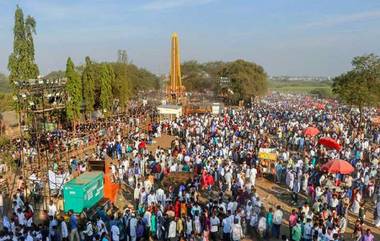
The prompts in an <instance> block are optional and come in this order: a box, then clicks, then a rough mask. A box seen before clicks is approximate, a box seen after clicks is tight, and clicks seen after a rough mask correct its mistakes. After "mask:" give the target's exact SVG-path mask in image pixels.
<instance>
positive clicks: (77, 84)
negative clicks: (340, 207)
mask: <svg viewBox="0 0 380 241" xmlns="http://www.w3.org/2000/svg"><path fill="white" fill-rule="evenodd" d="M65 76H66V78H67V84H66V91H67V95H68V102H67V105H66V116H67V119H68V120H70V121H76V120H78V119H80V111H81V107H82V99H83V98H82V81H81V78H80V76H79V74H78V73H77V72H76V71H75V66H74V63H73V61H72V60H71V58H68V59H67V63H66V73H65Z"/></svg>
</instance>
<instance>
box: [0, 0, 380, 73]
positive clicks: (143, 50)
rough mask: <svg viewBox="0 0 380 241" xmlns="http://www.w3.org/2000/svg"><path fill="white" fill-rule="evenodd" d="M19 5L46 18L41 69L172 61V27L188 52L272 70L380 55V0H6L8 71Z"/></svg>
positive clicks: (1, 33) (0, 32)
mask: <svg viewBox="0 0 380 241" xmlns="http://www.w3.org/2000/svg"><path fill="white" fill-rule="evenodd" d="M16 4H19V5H20V6H21V7H22V9H23V10H24V14H25V15H32V16H33V17H34V18H35V19H36V21H37V35H36V36H35V45H36V60H37V63H38V65H39V67H40V71H41V72H42V73H43V74H45V73H48V72H49V71H52V70H57V69H64V67H65V63H66V59H67V57H68V56H71V57H72V58H73V60H74V62H75V64H80V63H83V62H84V57H85V56H87V55H88V56H90V57H92V58H93V59H95V60H97V61H111V60H116V58H117V50H118V49H126V50H127V51H128V54H129V57H130V59H131V60H132V61H133V63H135V64H137V65H139V66H142V67H146V68H147V69H149V70H151V71H153V72H155V73H167V72H168V69H169V49H170V35H171V33H172V32H178V34H179V37H180V48H181V58H182V61H184V60H190V59H196V60H198V61H200V62H204V61H211V60H225V61H228V60H234V59H238V58H242V59H247V60H251V61H255V62H256V63H258V64H260V65H262V66H263V67H264V68H265V69H266V71H267V72H268V73H269V74H271V75H280V74H287V75H324V76H327V75H336V74H339V73H341V72H343V71H346V70H348V69H349V68H350V61H351V59H352V57H353V56H356V55H361V54H365V53H371V52H373V53H375V54H380V28H379V26H380V1H379V0H18V1H17V0H0V71H2V72H6V71H7V62H8V56H9V54H10V52H11V49H12V39H13V33H12V28H13V21H14V11H15V8H16Z"/></svg>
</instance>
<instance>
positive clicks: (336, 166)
mask: <svg viewBox="0 0 380 241" xmlns="http://www.w3.org/2000/svg"><path fill="white" fill-rule="evenodd" d="M322 170H325V171H327V172H328V173H340V174H351V173H352V172H353V171H354V170H355V169H354V167H353V166H352V165H351V164H350V163H349V162H347V161H345V160H340V159H333V160H330V161H328V162H327V163H326V164H324V165H323V166H322Z"/></svg>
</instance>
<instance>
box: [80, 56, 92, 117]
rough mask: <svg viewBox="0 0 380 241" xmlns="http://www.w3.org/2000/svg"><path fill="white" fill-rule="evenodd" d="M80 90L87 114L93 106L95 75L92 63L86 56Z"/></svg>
mask: <svg viewBox="0 0 380 241" xmlns="http://www.w3.org/2000/svg"><path fill="white" fill-rule="evenodd" d="M82 92H83V94H82V95H83V101H84V107H85V111H86V113H87V114H91V113H92V112H93V111H94V106H95V75H94V66H93V63H92V62H91V59H90V57H88V56H87V57H86V66H85V68H84V70H83V72H82Z"/></svg>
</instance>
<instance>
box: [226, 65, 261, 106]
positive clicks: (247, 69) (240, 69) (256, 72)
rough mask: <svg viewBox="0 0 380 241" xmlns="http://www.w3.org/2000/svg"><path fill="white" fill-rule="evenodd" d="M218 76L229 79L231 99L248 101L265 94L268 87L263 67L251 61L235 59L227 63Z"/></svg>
mask: <svg viewBox="0 0 380 241" xmlns="http://www.w3.org/2000/svg"><path fill="white" fill-rule="evenodd" d="M219 76H221V77H227V78H229V79H230V81H231V90H232V91H233V96H232V101H233V102H237V101H239V100H246V101H249V100H250V99H251V98H255V97H256V96H262V95H265V94H266V92H267V89H268V84H267V74H266V73H265V71H264V68H263V67H261V66H260V65H257V64H255V63H252V62H247V61H244V60H236V61H234V62H231V63H228V64H227V65H226V66H225V67H224V68H223V69H222V70H221V71H220V72H219Z"/></svg>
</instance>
